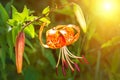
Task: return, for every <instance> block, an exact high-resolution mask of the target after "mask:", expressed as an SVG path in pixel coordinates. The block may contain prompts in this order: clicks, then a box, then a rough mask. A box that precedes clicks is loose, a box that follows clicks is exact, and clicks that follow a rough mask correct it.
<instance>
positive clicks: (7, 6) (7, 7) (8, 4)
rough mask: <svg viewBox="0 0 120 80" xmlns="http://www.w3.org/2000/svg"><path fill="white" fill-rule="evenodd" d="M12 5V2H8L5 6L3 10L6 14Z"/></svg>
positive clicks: (11, 0)
mask: <svg viewBox="0 0 120 80" xmlns="http://www.w3.org/2000/svg"><path fill="white" fill-rule="evenodd" d="M12 3H13V0H10V1H9V2H8V3H7V4H6V5H5V9H6V11H7V12H8V13H10V12H11V5H12Z"/></svg>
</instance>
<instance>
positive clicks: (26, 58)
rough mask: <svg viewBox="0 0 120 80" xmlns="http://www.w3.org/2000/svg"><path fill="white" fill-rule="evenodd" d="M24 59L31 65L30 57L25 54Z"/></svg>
mask: <svg viewBox="0 0 120 80" xmlns="http://www.w3.org/2000/svg"><path fill="white" fill-rule="evenodd" d="M23 57H24V58H25V60H26V62H27V64H30V61H29V59H28V56H27V55H26V53H24V54H23Z"/></svg>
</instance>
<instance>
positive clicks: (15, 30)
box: [12, 27, 19, 45]
mask: <svg viewBox="0 0 120 80" xmlns="http://www.w3.org/2000/svg"><path fill="white" fill-rule="evenodd" d="M18 32H19V29H18V28H16V27H15V28H12V40H13V44H14V45H15V42H16V37H17V35H18Z"/></svg>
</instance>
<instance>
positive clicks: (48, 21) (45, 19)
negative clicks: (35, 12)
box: [40, 17, 50, 25]
mask: <svg viewBox="0 0 120 80" xmlns="http://www.w3.org/2000/svg"><path fill="white" fill-rule="evenodd" d="M40 21H42V22H45V23H47V25H49V24H50V20H49V19H47V18H46V17H43V18H41V19H40Z"/></svg>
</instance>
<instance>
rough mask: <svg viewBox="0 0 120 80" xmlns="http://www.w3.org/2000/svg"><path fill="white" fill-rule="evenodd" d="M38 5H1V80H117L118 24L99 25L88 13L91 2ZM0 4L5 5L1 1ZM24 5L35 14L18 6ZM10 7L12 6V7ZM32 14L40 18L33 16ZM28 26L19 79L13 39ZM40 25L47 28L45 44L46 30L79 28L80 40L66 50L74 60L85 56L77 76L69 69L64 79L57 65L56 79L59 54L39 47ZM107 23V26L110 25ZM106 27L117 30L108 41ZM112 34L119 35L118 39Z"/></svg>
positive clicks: (61, 1)
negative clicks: (43, 24)
mask: <svg viewBox="0 0 120 80" xmlns="http://www.w3.org/2000/svg"><path fill="white" fill-rule="evenodd" d="M38 1H40V2H39V3H42V2H43V3H44V4H43V3H42V5H37V4H39V3H38V2H36V1H32V0H29V1H24V0H21V1H13V0H11V1H10V2H8V3H7V4H6V5H4V6H3V5H2V4H1V3H0V80H42V79H44V80H119V79H120V70H119V67H120V63H119V59H120V55H119V53H120V45H119V43H120V35H119V34H120V31H119V22H118V23H117V24H115V23H113V22H107V21H106V22H104V18H103V19H102V21H100V20H99V18H98V17H97V16H96V15H94V13H92V12H91V11H92V10H91V9H92V8H90V6H89V5H92V3H91V1H90V0H74V2H73V1H71V0H52V3H50V2H49V1H50V0H46V1H44V0H38ZM1 2H4V0H2V1H1ZM18 2H20V3H19V4H20V6H19V5H16V4H18ZM27 2H28V3H27ZM24 3H25V4H26V5H27V6H28V8H30V9H31V8H32V9H33V10H36V11H34V12H35V13H33V11H31V10H30V9H28V8H27V7H26V6H21V5H24ZM29 3H32V4H29ZM12 4H14V6H13V5H12ZM48 4H50V6H48ZM31 5H34V6H31ZM46 5H47V7H46V8H44V9H43V11H42V8H43V6H46ZM51 6H52V11H51ZM22 7H23V8H22ZM89 8H90V9H89ZM19 9H20V10H21V12H20V10H19ZM82 10H84V12H82ZM83 13H85V15H83ZM34 14H35V15H38V14H41V15H40V16H34ZM49 15H50V16H49ZM37 18H39V20H36V19H37ZM50 19H51V20H50ZM34 20H35V22H34ZM29 22H32V23H31V24H30V25H28V26H26V27H25V29H24V32H25V36H26V39H25V51H24V56H23V58H24V61H23V73H22V74H21V75H18V74H17V73H16V66H15V50H14V47H15V42H16V36H17V34H18V32H20V31H21V30H22V29H23V27H24V26H25V25H26V24H28V23H29ZM43 22H46V23H47V26H49V27H45V28H44V32H43V35H44V36H43V41H44V42H45V41H46V38H45V33H46V31H47V29H49V28H51V27H53V26H56V24H57V25H59V24H66V25H67V24H75V25H78V24H79V25H80V28H81V34H80V38H79V40H78V41H76V42H75V43H74V44H72V45H70V46H69V47H68V48H69V50H70V51H71V52H72V53H74V54H75V55H77V56H81V54H85V57H86V58H87V59H88V62H89V64H79V63H78V64H79V66H80V72H77V71H75V72H74V73H71V71H70V69H68V70H67V71H66V73H67V75H66V76H63V74H62V70H61V63H60V66H59V68H58V73H59V74H58V76H56V73H55V65H56V61H57V59H58V53H59V52H58V50H51V49H45V48H44V47H42V46H41V45H40V42H39V40H38V35H37V34H38V32H39V27H40V25H41V23H43ZM102 22H104V23H102ZM50 23H51V24H50ZM86 23H87V24H86ZM106 23H109V25H107V24H106ZM49 24H50V25H49ZM50 26H51V27H50ZM109 26H112V27H115V26H117V27H118V28H117V30H116V31H118V32H116V31H113V32H111V35H110V38H109V39H107V37H106V34H107V32H109V29H110V27H109ZM104 28H106V30H103V29H104ZM99 29H102V30H103V31H102V30H101V31H100V30H99ZM115 32H116V33H117V34H118V35H117V36H116V34H115ZM101 33H103V34H104V35H103V34H101ZM109 33H110V32H109ZM113 34H114V37H113Z"/></svg>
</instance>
